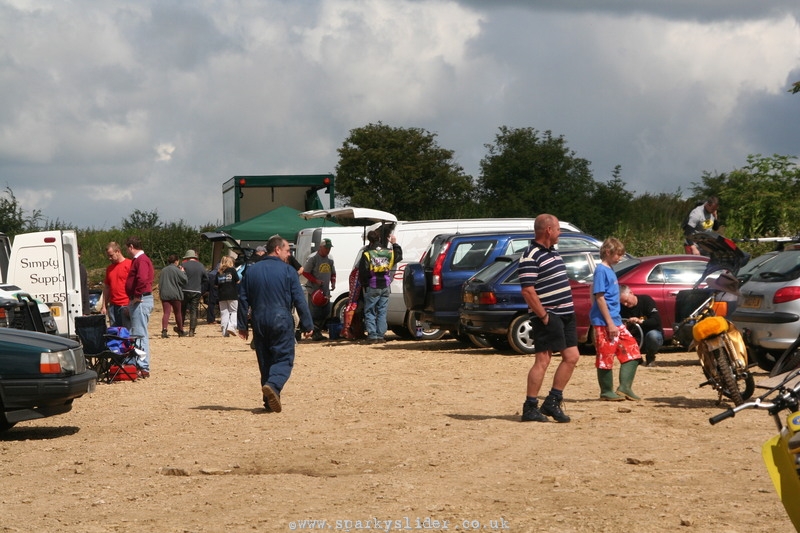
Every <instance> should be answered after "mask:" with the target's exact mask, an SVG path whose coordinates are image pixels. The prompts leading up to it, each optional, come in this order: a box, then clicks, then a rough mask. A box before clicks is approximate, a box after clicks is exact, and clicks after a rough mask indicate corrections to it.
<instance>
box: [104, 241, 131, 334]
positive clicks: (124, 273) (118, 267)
mask: <svg viewBox="0 0 800 533" xmlns="http://www.w3.org/2000/svg"><path fill="white" fill-rule="evenodd" d="M106 256H107V257H108V260H109V261H111V264H109V265H108V266H107V267H106V277H105V279H104V280H103V309H102V313H103V314H104V315H106V316H108V321H109V323H110V325H111V326H112V327H115V326H116V327H124V328H128V329H131V315H130V314H129V312H128V294H127V293H126V292H125V281H126V280H127V279H128V272H129V271H130V269H131V260H130V259H128V258H127V257H125V256H124V255H123V254H122V250H121V249H120V247H119V244H117V243H116V242H114V241H111V242H110V243H108V246H106Z"/></svg>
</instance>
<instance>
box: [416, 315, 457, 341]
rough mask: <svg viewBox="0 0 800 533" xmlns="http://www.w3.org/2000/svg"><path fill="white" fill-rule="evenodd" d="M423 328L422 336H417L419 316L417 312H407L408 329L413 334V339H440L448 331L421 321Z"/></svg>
mask: <svg viewBox="0 0 800 533" xmlns="http://www.w3.org/2000/svg"><path fill="white" fill-rule="evenodd" d="M420 327H421V328H422V337H417V318H416V313H411V312H409V313H407V314H406V329H407V330H408V332H409V334H411V338H412V339H417V340H420V341H438V340H439V339H441V338H442V337H444V336H445V334H446V333H447V331H445V330H443V329H439V328H432V327H431V326H430V324H428V323H427V322H420Z"/></svg>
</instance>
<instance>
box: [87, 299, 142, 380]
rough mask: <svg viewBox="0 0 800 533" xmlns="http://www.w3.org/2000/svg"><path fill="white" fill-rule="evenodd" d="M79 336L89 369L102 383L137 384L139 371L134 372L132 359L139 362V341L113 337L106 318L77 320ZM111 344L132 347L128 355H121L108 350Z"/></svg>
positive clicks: (135, 369)
mask: <svg viewBox="0 0 800 533" xmlns="http://www.w3.org/2000/svg"><path fill="white" fill-rule="evenodd" d="M75 332H76V333H77V335H78V338H79V339H80V340H81V344H83V356H84V357H85V358H86V365H87V366H88V367H89V368H91V369H92V370H94V371H95V372H97V380H98V381H104V382H106V383H111V382H113V381H117V380H120V379H125V380H129V381H134V380H136V378H137V370H138V368H137V367H136V366H133V369H131V365H130V364H129V361H130V359H132V358H134V361H135V357H136V356H135V352H134V343H135V341H136V340H137V338H138V337H137V338H133V337H132V336H131V337H130V338H127V337H126V338H123V337H119V336H117V335H109V334H108V329H107V328H106V317H105V315H89V316H78V317H75ZM109 340H118V341H126V343H127V344H128V345H129V346H127V347H126V348H125V350H124V351H121V352H117V351H114V350H112V349H110V348H109V347H108V344H107V343H108V341H109ZM132 356H133V357H132Z"/></svg>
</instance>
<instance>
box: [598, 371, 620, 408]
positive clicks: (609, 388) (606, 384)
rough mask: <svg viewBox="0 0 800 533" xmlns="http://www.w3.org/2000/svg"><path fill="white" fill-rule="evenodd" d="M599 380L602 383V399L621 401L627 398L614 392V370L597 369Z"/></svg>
mask: <svg viewBox="0 0 800 533" xmlns="http://www.w3.org/2000/svg"><path fill="white" fill-rule="evenodd" d="M597 382H598V383H599V384H600V399H601V400H605V401H607V402H620V401H622V400H624V399H625V398H624V397H623V396H619V395H617V394H615V393H614V371H613V370H603V369H602V368H598V369H597Z"/></svg>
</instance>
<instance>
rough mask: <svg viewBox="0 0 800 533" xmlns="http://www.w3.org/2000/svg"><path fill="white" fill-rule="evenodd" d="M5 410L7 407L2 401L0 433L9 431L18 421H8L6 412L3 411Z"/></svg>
mask: <svg viewBox="0 0 800 533" xmlns="http://www.w3.org/2000/svg"><path fill="white" fill-rule="evenodd" d="M4 410H5V409H4V408H3V404H2V403H0V433H2V432H3V431H8V430H9V429H11V428H12V427H14V424H15V423H16V422H9V421H8V419H7V418H6V415H5V413H4V412H3V411H4Z"/></svg>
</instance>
